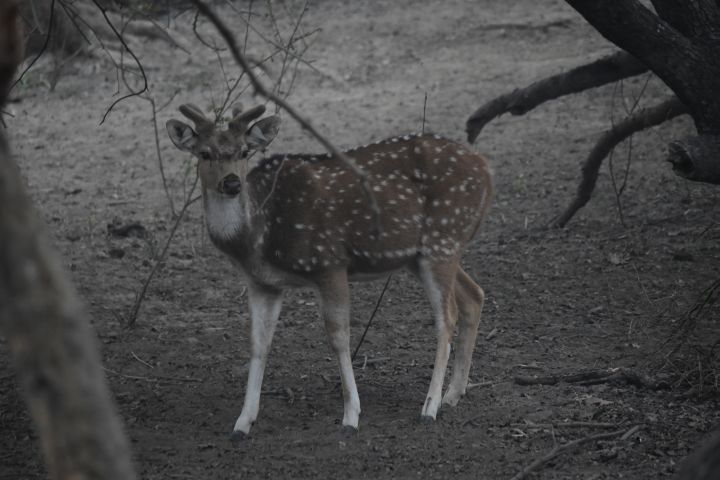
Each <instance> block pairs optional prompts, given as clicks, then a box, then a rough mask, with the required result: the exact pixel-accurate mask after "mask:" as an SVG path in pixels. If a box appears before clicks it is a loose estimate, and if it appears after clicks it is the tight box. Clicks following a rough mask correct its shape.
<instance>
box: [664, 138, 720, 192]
mask: <svg viewBox="0 0 720 480" xmlns="http://www.w3.org/2000/svg"><path fill="white" fill-rule="evenodd" d="M668 150H669V154H668V161H669V162H670V163H671V164H672V168H673V171H674V172H675V173H676V174H678V175H680V176H681V177H683V178H686V179H688V180H692V181H695V182H703V183H713V184H716V185H720V135H703V136H700V137H689V138H686V139H684V140H678V141H675V142H671V143H670V145H669V147H668Z"/></svg>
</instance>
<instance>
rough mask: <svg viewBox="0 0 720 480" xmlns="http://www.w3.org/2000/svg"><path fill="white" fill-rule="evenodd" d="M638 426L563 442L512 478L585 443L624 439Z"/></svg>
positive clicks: (513, 478) (525, 474)
mask: <svg viewBox="0 0 720 480" xmlns="http://www.w3.org/2000/svg"><path fill="white" fill-rule="evenodd" d="M638 428H639V427H638V426H637V425H636V426H634V427H633V428H631V429H629V430H616V431H614V432H608V433H598V434H595V435H589V436H587V437H583V438H578V439H577V440H573V441H571V442H567V443H564V444H562V445H558V446H556V447H555V448H553V449H552V450H550V452H548V453H547V454H546V455H544V456H542V457H540V458H538V459H537V460H535V461H534V462H532V463H531V464H530V465H528V466H527V467H525V468H523V469H522V471H521V472H520V473H518V474H517V475H515V476H514V477H512V480H522V479H523V478H526V477H527V476H528V475H529V474H531V473H532V472H534V471H535V470H537V469H539V468H540V467H542V466H543V465H545V464H546V463H547V462H549V461H550V460H552V459H553V458H555V457H557V456H558V455H561V454H563V453H565V452H569V451H571V450H574V449H576V448H577V447H579V446H580V445H584V444H586V443H590V442H597V441H600V440H610V439H612V438H617V437H621V438H620V439H621V440H626V439H627V438H629V437H630V436H632V435H633V434H634V433H635V432H637V430H638Z"/></svg>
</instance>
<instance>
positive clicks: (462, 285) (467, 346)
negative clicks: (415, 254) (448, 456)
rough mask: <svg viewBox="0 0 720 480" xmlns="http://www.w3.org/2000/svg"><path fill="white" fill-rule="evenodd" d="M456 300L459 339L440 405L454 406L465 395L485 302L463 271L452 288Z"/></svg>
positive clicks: (474, 284)
mask: <svg viewBox="0 0 720 480" xmlns="http://www.w3.org/2000/svg"><path fill="white" fill-rule="evenodd" d="M455 297H456V298H457V303H458V311H459V312H458V324H459V325H458V326H459V331H458V338H457V340H456V349H455V360H454V363H453V374H452V378H451V379H450V385H449V386H448V389H447V391H446V392H445V396H444V397H443V400H442V403H443V404H447V405H451V406H453V407H454V406H455V405H457V402H458V400H460V397H461V396H463V395H465V389H466V388H467V383H468V377H469V376H470V365H471V364H472V354H473V350H474V349H475V342H476V340H477V333H478V326H479V325H480V314H481V312H482V308H483V303H484V302H485V292H483V289H482V288H480V287H479V286H478V285H477V284H476V283H475V282H474V281H473V280H472V278H470V276H469V275H468V274H467V273H465V271H464V270H463V269H462V268H460V269H458V274H457V282H456V285H455Z"/></svg>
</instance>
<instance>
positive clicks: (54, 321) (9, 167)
mask: <svg viewBox="0 0 720 480" xmlns="http://www.w3.org/2000/svg"><path fill="white" fill-rule="evenodd" d="M16 15H17V4H16V3H14V2H7V1H5V2H2V3H0V26H2V30H0V87H1V88H2V91H0V98H1V99H3V100H4V99H5V97H6V94H7V90H6V89H7V87H8V85H9V84H10V82H11V81H12V78H13V75H14V73H15V69H16V67H17V64H18V61H19V59H20V58H21V57H22V49H21V44H20V43H19V42H17V40H18V39H19V38H21V34H20V31H19V23H18V22H17V20H16ZM1 106H2V104H0V107H1ZM0 333H1V334H3V335H4V336H5V337H6V339H7V344H8V346H9V348H10V352H11V354H12V359H13V362H14V364H15V368H16V370H17V374H18V378H19V383H20V385H21V386H22V389H23V393H24V395H25V399H26V402H27V404H28V407H29V409H30V414H31V417H32V418H33V420H34V423H35V426H36V428H37V430H38V433H39V436H40V440H41V443H42V450H43V453H44V455H45V460H46V463H47V467H48V472H49V474H50V478H52V479H62V480H66V479H67V480H70V479H73V480H81V479H105V480H121V479H122V480H129V479H134V478H135V474H134V472H133V468H132V465H131V461H130V449H129V445H128V441H127V439H126V438H125V435H124V433H123V431H122V426H121V423H120V420H119V418H118V416H117V413H116V411H115V405H114V403H113V401H112V399H111V397H110V392H109V389H108V386H107V384H106V382H105V377H104V375H103V371H102V368H101V366H100V357H99V354H98V349H97V345H96V340H95V338H94V335H93V332H92V330H91V328H90V323H89V321H88V318H87V316H86V315H85V312H84V311H83V307H82V306H81V303H80V300H79V299H78V296H77V294H76V293H75V291H74V289H73V288H72V286H71V284H70V282H69V281H68V280H67V278H66V277H65V275H64V272H63V271H62V268H61V266H60V261H59V259H58V257H57V256H56V255H55V253H54V252H53V251H52V249H51V248H50V245H49V242H48V241H47V237H46V236H45V234H44V232H43V227H42V224H41V222H40V220H39V218H38V215H37V214H36V212H35V211H34V209H33V208H32V205H31V203H30V200H29V198H28V196H27V194H26V193H25V191H24V187H23V180H22V178H21V176H20V174H19V171H18V168H17V166H16V165H15V163H14V162H13V160H12V158H11V155H10V151H9V147H8V143H7V140H6V137H5V132H4V131H3V130H0Z"/></svg>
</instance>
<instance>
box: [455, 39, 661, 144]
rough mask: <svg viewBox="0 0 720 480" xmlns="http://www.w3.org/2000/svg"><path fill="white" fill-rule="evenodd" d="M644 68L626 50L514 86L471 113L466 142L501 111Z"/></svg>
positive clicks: (517, 110) (519, 109) (521, 110)
mask: <svg viewBox="0 0 720 480" xmlns="http://www.w3.org/2000/svg"><path fill="white" fill-rule="evenodd" d="M647 70H648V68H647V67H646V66H645V65H644V64H643V63H641V62H640V61H638V60H637V59H636V58H635V57H633V56H632V55H630V54H629V53H626V52H616V53H614V54H612V55H608V56H606V57H603V58H601V59H599V60H596V61H594V62H592V63H589V64H587V65H581V66H579V67H575V68H573V69H571V70H569V71H567V72H564V73H561V74H558V75H553V76H551V77H548V78H545V79H542V80H540V81H537V82H535V83H532V84H531V85H529V86H527V87H525V88H521V89H515V90H513V91H512V92H510V93H506V94H504V95H501V96H499V97H497V98H495V99H493V100H491V101H489V102H487V103H486V104H485V105H483V106H481V107H480V108H478V109H477V110H476V111H475V113H473V114H472V115H471V116H470V118H469V119H468V121H467V125H466V127H465V130H466V131H467V134H468V141H469V142H470V143H472V142H474V141H475V139H476V138H477V136H478V135H479V134H480V131H481V130H482V129H483V128H484V127H485V125H486V124H487V123H488V122H490V121H491V120H493V119H494V118H495V117H498V116H500V115H502V114H503V113H508V112H509V113H511V114H513V115H523V114H525V113H527V112H529V111H530V110H532V109H533V108H535V107H537V106H538V105H540V104H542V103H544V102H547V101H548V100H553V99H555V98H558V97H562V96H564V95H569V94H572V93H578V92H581V91H583V90H587V89H589V88H593V87H599V86H600V85H605V84H606V83H611V82H615V81H618V80H621V79H623V78H627V77H632V76H635V75H640V74H641V73H644V72H647Z"/></svg>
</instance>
